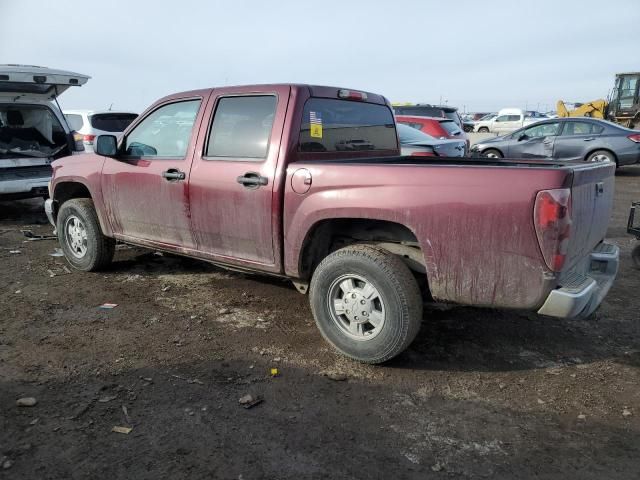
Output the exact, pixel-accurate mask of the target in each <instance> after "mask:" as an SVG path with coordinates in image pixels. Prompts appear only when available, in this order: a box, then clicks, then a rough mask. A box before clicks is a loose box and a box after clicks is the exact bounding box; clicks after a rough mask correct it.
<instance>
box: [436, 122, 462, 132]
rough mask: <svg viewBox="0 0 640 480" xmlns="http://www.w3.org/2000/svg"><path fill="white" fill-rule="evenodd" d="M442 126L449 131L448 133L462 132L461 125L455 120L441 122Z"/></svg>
mask: <svg viewBox="0 0 640 480" xmlns="http://www.w3.org/2000/svg"><path fill="white" fill-rule="evenodd" d="M440 126H441V127H442V128H444V129H445V130H446V131H447V133H449V134H451V135H457V134H459V133H460V127H459V126H458V124H457V123H456V122H454V121H453V120H449V121H444V122H440Z"/></svg>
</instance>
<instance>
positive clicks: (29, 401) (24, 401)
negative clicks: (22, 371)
mask: <svg viewBox="0 0 640 480" xmlns="http://www.w3.org/2000/svg"><path fill="white" fill-rule="evenodd" d="M37 403H38V400H36V399H35V398H34V397H22V398H19V399H18V400H16V405H17V406H18V407H34V406H35V405H36V404H37Z"/></svg>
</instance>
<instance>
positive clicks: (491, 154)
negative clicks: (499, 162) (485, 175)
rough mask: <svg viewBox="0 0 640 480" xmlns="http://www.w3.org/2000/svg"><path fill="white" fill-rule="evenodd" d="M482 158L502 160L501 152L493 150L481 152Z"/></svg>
mask: <svg viewBox="0 0 640 480" xmlns="http://www.w3.org/2000/svg"><path fill="white" fill-rule="evenodd" d="M482 156H483V157H486V158H502V157H503V155H502V152H501V151H500V150H496V149H494V148H490V149H489V150H485V151H484V152H482Z"/></svg>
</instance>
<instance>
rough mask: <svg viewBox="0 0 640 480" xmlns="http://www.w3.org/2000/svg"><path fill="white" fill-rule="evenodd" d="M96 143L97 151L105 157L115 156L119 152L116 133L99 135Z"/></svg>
mask: <svg viewBox="0 0 640 480" xmlns="http://www.w3.org/2000/svg"><path fill="white" fill-rule="evenodd" d="M95 145H96V147H95V151H96V153H97V154H98V155H102V156H103V157H115V156H116V154H117V153H118V139H117V138H116V137H115V135H99V136H98V138H96V143H95Z"/></svg>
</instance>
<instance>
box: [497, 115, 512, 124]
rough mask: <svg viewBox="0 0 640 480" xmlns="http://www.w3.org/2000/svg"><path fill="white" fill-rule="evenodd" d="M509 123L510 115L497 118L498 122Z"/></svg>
mask: <svg viewBox="0 0 640 480" xmlns="http://www.w3.org/2000/svg"><path fill="white" fill-rule="evenodd" d="M507 121H509V115H500V116H499V117H497V118H496V122H507Z"/></svg>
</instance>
